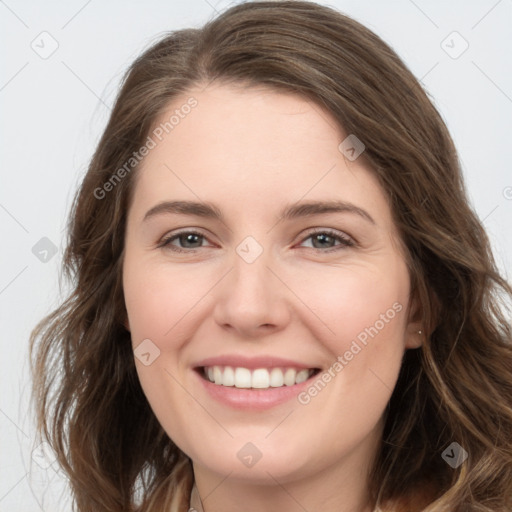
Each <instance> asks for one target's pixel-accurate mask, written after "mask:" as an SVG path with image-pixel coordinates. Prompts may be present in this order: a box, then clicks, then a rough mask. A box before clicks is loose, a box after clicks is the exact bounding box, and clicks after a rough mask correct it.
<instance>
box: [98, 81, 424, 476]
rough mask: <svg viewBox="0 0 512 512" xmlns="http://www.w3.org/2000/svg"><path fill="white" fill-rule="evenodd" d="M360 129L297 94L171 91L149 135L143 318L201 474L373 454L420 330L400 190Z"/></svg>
mask: <svg viewBox="0 0 512 512" xmlns="http://www.w3.org/2000/svg"><path fill="white" fill-rule="evenodd" d="M190 96H193V97H194V98H195V99H196V101H197V105H196V106H194V107H193V108H182V106H183V105H186V104H187V100H188V99H189V97H190ZM189 104H191V103H189ZM176 109H178V110H179V111H180V112H181V115H180V116H178V117H176V118H175V119H174V122H173V124H172V127H171V128H172V129H170V128H169V127H170V126H171V125H170V124H167V131H168V133H167V134H166V132H165V130H162V126H161V123H162V125H163V124H165V123H166V122H168V121H169V119H170V117H171V115H173V114H175V111H176ZM184 112H188V113H187V114H184ZM178 118H179V122H176V119H178ZM159 126H160V129H158V127H159ZM162 132H163V133H162ZM155 134H158V136H157V135H155ZM348 135H349V134H346V133H342V132H341V131H340V130H339V129H338V128H337V126H336V122H335V120H334V119H333V117H332V116H331V115H330V114H329V113H328V112H326V111H325V110H323V109H321V108H320V107H319V106H318V105H316V104H313V103H311V102H308V101H307V100H304V99H302V98H300V97H298V96H295V95H291V94H283V93H280V92H275V91H270V90H268V89H254V88H251V89H241V88H237V89H235V88H233V87H228V86H215V87H210V88H207V89H205V90H202V91H201V90H200V89H194V90H192V91H191V92H190V95H184V96H183V97H181V98H179V99H177V100H175V101H173V103H172V105H170V106H169V108H168V110H167V111H166V113H165V115H163V116H162V117H161V118H160V119H158V121H157V123H156V124H155V130H154V131H153V132H152V133H150V137H152V140H153V142H154V144H153V143H149V144H148V147H149V146H151V149H149V153H148V154H147V156H146V157H145V159H144V160H143V163H142V167H141V168H140V169H139V170H138V171H137V172H138V173H139V174H138V175H137V181H136V186H135V192H134V196H133V202H132V204H131V206H130V210H129V215H128V223H127V230H126V247H125V249H126V250H125V258H124V267H123V285H124V294H125V301H126V308H127V313H128V319H127V327H128V328H129V330H130V332H131V337H132V342H133V348H134V350H135V355H136V359H135V362H136V366H137V372H138V375H139V378H140V382H141V385H142V388H143V390H144V393H145V394H146V396H147V399H148V401H149V403H150V405H151V407H152V409H153V411H154V413H155V415H156V416H157V418H158V420H159V422H160V423H161V425H162V427H163V428H164V429H165V431H166V432H167V434H168V435H169V436H170V437H171V438H172V439H173V440H174V442H175V443H176V444H177V445H178V446H179V447H180V448H181V449H182V450H183V451H184V452H185V453H186V454H187V455H189V456H190V457H191V458H192V460H193V461H194V468H195V469H197V470H200V469H201V470H202V471H204V472H207V473H209V474H212V475H213V474H215V475H224V476H225V475H227V474H230V475H231V478H240V479H247V480H251V481H254V482H260V483H264V482H273V480H272V479H273V478H275V479H276V480H277V481H279V482H281V483H284V482H287V481H292V480H298V479H302V478H307V477H308V476H311V475H313V474H318V473H319V472H320V471H324V470H327V469H328V468H329V470H334V469H336V468H338V469H340V468H343V467H348V466H349V465H350V466H351V467H352V469H354V468H358V471H359V474H362V473H361V472H363V471H365V468H367V465H368V464H369V461H370V459H371V457H372V456H373V454H374V453H375V449H376V446H377V443H378V441H379V439H380V437H381V433H382V432H381V429H382V416H383V413H384V410H385V407H386V404H387V403H388V400H389V398H390V396H391V393H392V390H393V388H394V386H395V382H396V379H397V376H398V372H399V368H400V363H401V360H402V356H403V354H404V350H405V349H407V348H412V347H416V346H418V344H419V335H418V334H417V330H418V329H419V328H420V325H419V324H418V323H417V322H416V323H414V322H412V321H411V318H412V313H413V310H412V305H413V304H414V302H413V303H412V305H410V304H409V292H410V283H409V276H408V271H407V267H406V263H405V260H404V254H403V252H402V251H401V249H400V247H401V246H400V241H399V239H398V236H397V232H396V228H395V226H394V223H393V221H392V215H391V210H390V207H389V205H388V202H387V199H386V196H385V195H384V193H383V191H382V189H381V187H380V186H379V184H378V182H377V180H376V178H375V177H374V176H373V175H372V173H371V172H370V170H369V168H368V167H367V165H366V164H365V161H364V153H363V154H362V155H360V156H359V157H358V158H355V157H357V153H358V152H359V150H360V149H361V147H359V146H357V144H356V146H354V140H353V139H349V140H348V141H346V142H345V143H344V145H342V149H343V150H344V151H345V154H346V155H347V157H345V156H344V154H343V153H342V150H341V149H340V147H339V146H340V143H342V141H343V140H344V139H345V138H346V137H347V136H348ZM160 139H161V140H160ZM356 142H357V141H356ZM351 143H352V144H351ZM152 146H155V147H152ZM351 147H353V148H354V150H353V151H352V150H351V149H350V148H351ZM107 200H108V199H107ZM178 203H179V204H178ZM324 203H328V206H329V205H330V206H331V207H330V208H328V207H325V205H324ZM322 205H324V206H322ZM334 206H336V207H334ZM191 232H192V233H191ZM312 372H316V373H313V374H312ZM318 372H320V373H318ZM208 373H209V374H210V377H211V378H212V379H213V380H215V381H216V383H213V382H210V381H209V380H208ZM303 379H307V380H306V381H303V382H301V381H302V380H303ZM295 382H298V383H297V384H295ZM404 413H406V411H404ZM340 470H341V469H340ZM219 478H220V477H219Z"/></svg>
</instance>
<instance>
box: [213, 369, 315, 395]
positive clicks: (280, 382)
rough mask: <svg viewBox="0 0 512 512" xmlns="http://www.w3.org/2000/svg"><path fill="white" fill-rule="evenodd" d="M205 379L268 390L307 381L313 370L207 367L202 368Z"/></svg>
mask: <svg viewBox="0 0 512 512" xmlns="http://www.w3.org/2000/svg"><path fill="white" fill-rule="evenodd" d="M203 371H204V375H205V377H206V378H207V379H208V380H209V381H210V382H212V383H214V384H217V385H219V386H231V387H232V386H234V387H236V388H246V389H247V388H256V389H268V388H269V387H272V388H280V387H282V386H293V385H294V384H300V383H301V382H304V381H305V380H307V379H308V378H309V377H310V376H311V375H312V374H313V372H314V370H313V369H310V370H307V369H302V370H297V369H295V368H272V369H271V370H267V369H266V368H258V369H256V370H253V371H251V370H249V369H248V368H233V367H231V366H208V367H205V368H204V370H203Z"/></svg>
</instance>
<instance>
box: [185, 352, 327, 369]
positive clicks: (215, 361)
mask: <svg viewBox="0 0 512 512" xmlns="http://www.w3.org/2000/svg"><path fill="white" fill-rule="evenodd" d="M204 366H232V367H234V368H248V369H249V370H255V369H257V368H299V369H310V368H318V367H317V366H315V365H311V364H304V363H300V362H298V361H293V360H292V359H284V358H282V357H277V356H268V355H263V356H257V357H247V356H241V355H236V354H226V355H223V356H216V357H208V358H206V359H203V360H201V361H198V362H197V363H195V365H194V367H196V368H201V367H204Z"/></svg>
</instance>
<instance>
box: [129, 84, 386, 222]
mask: <svg viewBox="0 0 512 512" xmlns="http://www.w3.org/2000/svg"><path fill="white" fill-rule="evenodd" d="M191 98H193V100H194V101H193V102H191V101H190V99H191ZM194 103H195V106H194V107H193V108H183V106H184V105H191V104H194ZM171 118H172V121H173V122H171ZM155 134H156V135H155ZM347 135H348V134H346V133H344V131H343V129H342V128H341V127H340V126H339V125H338V123H337V122H336V120H335V119H334V117H333V116H332V115H331V114H330V113H329V112H328V111H326V110H325V109H323V108H322V107H320V106H319V105H318V104H316V103H314V102H312V101H311V100H308V99H306V98H304V97H301V96H298V95H295V94H290V93H284V92H281V91H274V90H270V89H268V88H241V87H239V86H238V87H233V86H225V85H222V86H218V85H217V86H214V87H209V88H207V89H200V88H197V89H191V90H190V91H189V92H187V93H186V94H183V95H181V96H180V97H177V98H175V99H174V100H173V101H172V102H171V103H170V104H169V105H168V107H167V109H166V110H165V112H163V113H162V114H161V115H160V116H159V117H158V119H156V121H155V123H154V125H153V127H152V130H151V133H150V136H151V137H152V138H153V139H154V142H155V145H154V148H153V149H151V150H150V151H149V154H148V155H147V156H146V157H145V158H144V160H143V162H142V165H141V166H140V168H139V169H138V171H137V184H136V187H135V203H141V202H142V203H144V204H145V206H148V207H149V206H152V205H151V204H150V203H155V202H157V201H159V200H166V199H173V198H175V197H179V198H187V199H194V200H198V199H200V200H201V199H203V200H206V201H209V202H212V203H216V204H220V205H222V207H223V208H224V207H225V208H226V209H229V208H231V207H232V208H233V209H236V208H239V207H240V205H241V204H243V205H244V209H245V210H248V211H252V212H253V213H255V214H257V212H258V211H260V212H261V211H262V210H268V208H269V207H272V206H273V205H276V206H277V205H278V204H282V203H289V202H293V201H298V200H300V199H301V198H302V197H304V198H305V199H309V200H314V199H321V200H333V199H345V200H346V199H349V200H352V201H354V202H357V201H359V202H362V203H364V204H365V205H366V206H368V205H369V204H371V206H372V208H376V209H380V210H387V211H385V212H383V211H381V212H380V213H379V215H378V216H380V217H382V216H383V215H384V216H385V215H388V217H389V215H390V212H389V208H388V204H387V200H386V197H385V195H384V193H383V191H382V190H381V188H380V186H379V184H378V182H377V180H376V178H375V176H374V175H373V173H372V172H371V170H370V168H369V166H368V165H367V164H366V162H365V161H364V154H363V155H362V156H361V157H359V158H358V159H356V160H355V161H348V160H347V159H346V158H345V157H344V155H343V154H342V152H341V151H340V149H339V146H340V143H341V142H342V141H343V140H344V139H345V138H346V137H347ZM235 207H236V208H235Z"/></svg>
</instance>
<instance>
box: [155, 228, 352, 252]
mask: <svg viewBox="0 0 512 512" xmlns="http://www.w3.org/2000/svg"><path fill="white" fill-rule="evenodd" d="M183 235H196V236H199V237H201V238H203V239H206V237H205V236H204V235H203V234H202V233H200V232H198V231H194V230H187V231H181V232H179V233H175V234H174V235H171V236H168V237H165V238H163V239H162V241H161V242H160V243H159V245H158V248H167V249H170V250H171V251H173V252H181V253H194V252H196V251H197V250H198V249H200V248H195V249H181V248H179V247H176V246H173V245H171V242H173V241H174V240H177V239H178V238H179V237H180V236H183ZM316 235H327V236H329V237H331V238H333V239H334V240H335V241H338V242H340V243H339V244H338V245H335V246H334V247H330V248H327V249H318V248H316V247H308V249H313V250H316V251H320V252H324V253H325V252H334V251H339V250H341V249H344V248H346V247H353V246H354V245H355V243H354V241H353V240H351V239H350V238H348V237H346V236H342V235H340V234H339V233H338V232H336V231H333V230H331V229H318V230H316V231H311V232H310V233H308V235H307V236H306V237H305V238H303V239H302V242H301V243H303V242H305V241H306V240H307V239H309V238H311V237H313V236H316Z"/></svg>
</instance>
